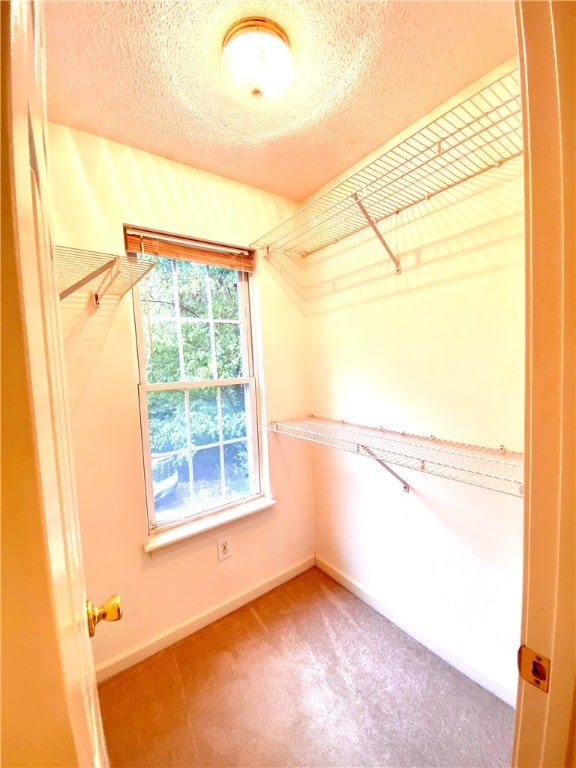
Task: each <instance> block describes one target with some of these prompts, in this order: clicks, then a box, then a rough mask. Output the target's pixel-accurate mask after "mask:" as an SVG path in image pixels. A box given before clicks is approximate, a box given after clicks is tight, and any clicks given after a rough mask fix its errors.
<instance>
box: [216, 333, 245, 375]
mask: <svg viewBox="0 0 576 768" xmlns="http://www.w3.org/2000/svg"><path fill="white" fill-rule="evenodd" d="M214 332H215V337H216V360H217V371H218V374H217V375H218V378H219V379H233V378H236V377H237V376H242V349H241V346H240V326H239V325H238V324H237V323H217V324H216V327H215V329H214Z"/></svg>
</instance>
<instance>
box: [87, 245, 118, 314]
mask: <svg viewBox="0 0 576 768" xmlns="http://www.w3.org/2000/svg"><path fill="white" fill-rule="evenodd" d="M109 263H111V262H109ZM120 270H121V259H120V256H116V258H115V259H114V264H112V266H111V268H110V270H109V271H107V272H106V273H105V274H104V279H103V280H102V282H101V283H100V285H99V286H98V289H97V290H96V291H94V293H93V294H92V300H93V301H94V305H95V306H97V307H99V306H100V299H103V298H104V296H105V295H106V294H107V293H108V291H109V290H110V289H111V288H112V285H113V283H114V280H116V278H117V277H118V276H119V274H120Z"/></svg>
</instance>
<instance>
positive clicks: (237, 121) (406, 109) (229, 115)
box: [45, 0, 516, 200]
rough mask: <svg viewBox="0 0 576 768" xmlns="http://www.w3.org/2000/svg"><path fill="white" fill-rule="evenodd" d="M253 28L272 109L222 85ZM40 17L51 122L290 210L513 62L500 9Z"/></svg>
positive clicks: (199, 3) (419, 5) (329, 7)
mask: <svg viewBox="0 0 576 768" xmlns="http://www.w3.org/2000/svg"><path fill="white" fill-rule="evenodd" d="M252 15H254V16H265V17H268V18H271V19H273V20H274V21H276V22H278V23H279V24H280V25H281V26H283V27H284V29H285V30H286V32H287V33H288V36H289V38H290V42H291V47H292V51H293V54H294V60H295V71H296V76H295V80H294V83H293V85H292V86H291V88H290V89H289V91H288V92H287V93H286V94H284V96H282V97H280V98H279V99H278V100H275V101H272V100H268V101H265V100H263V99H255V98H248V97H247V98H246V99H242V98H239V97H238V96H237V95H236V94H235V93H233V92H231V91H230V90H227V88H226V86H225V84H224V82H223V81H222V79H221V77H220V65H219V56H220V50H221V44H222V38H223V36H224V33H225V32H226V30H227V29H228V27H229V26H230V25H231V24H232V23H233V22H234V21H236V20H237V19H240V18H243V17H245V16H252ZM45 18H46V46H47V99H48V117H49V119H50V120H52V121H54V122H57V123H62V124H63V125H67V126H70V127H73V128H77V129H80V130H82V131H87V132H89V133H93V134H96V135H98V136H103V137H105V138H108V139H112V140H114V141H118V142H122V143H124V144H128V145H130V146H133V147H136V148H138V149H144V150H147V151H149V152H152V153H155V154H158V155H162V156H164V157H167V158H170V159H172V160H177V161H180V162H183V163H186V164H189V165H192V166H194V167H196V168H200V169H203V170H207V171H210V172H212V173H216V174H219V175H222V176H226V177H228V178H231V179H235V180H237V181H241V182H244V183H247V184H251V185H253V186H256V187H260V188H262V189H265V190H268V191H270V192H275V193H278V194H281V195H284V196H286V197H290V198H292V199H294V200H302V199H303V198H305V197H307V196H308V195H310V194H312V193H313V192H314V191H316V190H317V189H318V188H319V187H321V186H322V185H324V184H325V183H327V182H328V181H330V180H331V179H332V178H334V177H335V176H337V175H338V174H339V173H341V172H342V171H344V170H346V169H347V168H349V167H350V166H351V165H352V164H354V163H355V162H357V161H358V160H360V159H361V158H363V157H364V156H366V155H367V154H369V153H370V152H372V151H373V150H374V149H376V148H378V147H379V146H380V145H382V144H383V143H384V142H386V141H387V140H388V139H390V138H392V137H393V136H394V135H396V134H397V133H399V132H400V131H401V130H403V129H404V128H406V127H408V126H409V125H411V124H412V123H413V122H415V121H416V120H417V119H419V118H421V117H422V116H423V115H425V114H427V113H428V112H429V111H431V110H432V109H434V108H435V107H436V106H438V105H440V104H442V103H443V102H444V101H446V100H447V99H448V98H450V97H451V96H453V95H454V94H455V93H457V92H458V91H460V90H461V89H463V88H464V87H466V86H467V85H469V84H470V83H472V82H473V81H474V80H476V79H478V78H479V77H481V76H483V75H484V74H486V73H487V72H489V71H490V70H492V69H494V68H495V67H496V66H498V65H499V64H501V63H503V62H505V61H507V60H509V59H511V58H513V57H514V56H515V55H516V41H515V30H514V9H513V3H512V1H511V0H488V2H475V1H474V0H464V1H458V0H442V1H440V2H425V1H424V0H422V1H419V0H409V1H405V0H389V1H388V2H386V1H385V0H382V1H379V0H131V1H130V2H120V1H116V0H97V1H92V2H83V1H82V0H72V1H71V2H63V1H62V0H58V1H57V2H52V1H50V0H49V1H48V2H46V3H45Z"/></svg>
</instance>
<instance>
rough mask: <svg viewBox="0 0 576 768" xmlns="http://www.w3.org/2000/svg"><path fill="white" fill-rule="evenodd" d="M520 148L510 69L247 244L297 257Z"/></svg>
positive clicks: (515, 80) (514, 75)
mask: <svg viewBox="0 0 576 768" xmlns="http://www.w3.org/2000/svg"><path fill="white" fill-rule="evenodd" d="M522 151H523V140H522V112H521V102H520V84H519V77H518V72H517V70H512V71H508V72H506V73H505V74H500V76H498V77H497V78H496V79H494V80H493V81H492V82H491V83H489V84H488V85H484V86H483V87H482V88H480V89H479V90H478V91H477V92H475V93H473V94H472V95H469V96H467V97H466V98H465V99H463V100H462V101H460V102H459V103H457V104H456V105H454V106H451V107H450V109H448V110H447V111H445V112H444V113H443V114H441V115H440V116H438V117H436V118H435V119H433V120H432V121H430V122H429V123H427V124H425V125H424V126H422V127H419V128H418V129H417V130H415V131H414V133H412V134H411V135H410V136H408V137H407V138H404V139H403V140H401V141H400V142H399V143H398V144H396V145H395V146H392V147H391V148H388V149H386V150H385V151H384V152H383V153H382V154H381V155H379V156H378V157H376V159H372V160H368V161H367V162H366V163H365V164H364V165H363V166H362V167H361V168H360V169H359V170H356V171H355V172H354V173H352V174H351V175H350V176H349V177H348V178H346V179H344V180H343V181H341V182H339V183H337V184H336V185H335V186H333V187H332V188H331V189H329V190H328V191H326V192H324V193H323V194H321V195H319V196H318V197H317V198H315V199H314V200H312V201H311V202H309V203H307V204H306V205H304V206H303V207H302V208H300V209H299V210H298V211H296V213H294V214H293V215H292V216H291V217H290V218H288V219H287V220H286V221H284V222H283V223H282V224H280V225H278V226H277V227H275V228H274V229H273V230H271V231H270V232H268V233H267V234H265V235H263V236H262V237H260V238H259V239H258V240H256V241H255V242H254V243H252V247H254V248H261V249H264V251H265V252H267V253H269V254H270V253H273V252H274V251H279V252H282V253H285V254H289V255H293V256H299V257H305V256H309V255H310V254H313V253H315V252H316V251H319V250H321V249H323V248H326V247H327V246H329V245H334V244H335V243H338V242H340V241H341V240H343V239H345V238H347V237H350V236H351V235H353V234H356V233H357V232H359V231H361V230H363V229H365V228H367V227H371V228H372V230H373V231H374V234H375V235H376V236H377V237H378V238H379V239H380V241H381V242H382V245H383V246H384V248H385V250H386V251H387V253H388V256H389V257H390V258H391V259H392V261H393V262H394V265H395V267H396V272H397V273H399V272H400V271H401V267H400V263H399V261H398V259H397V258H396V256H395V255H394V254H393V253H392V251H391V249H390V248H389V247H388V245H387V243H386V241H385V240H384V238H383V236H382V234H381V232H380V230H379V229H378V227H377V225H378V223H379V222H383V221H384V220H385V219H387V218H389V217H390V216H395V215H396V214H399V213H400V212H402V211H404V210H406V209H407V208H409V207H411V206H414V205H416V204H418V203H422V202H424V201H426V200H429V199H430V198H432V197H434V196H435V195H438V194H440V193H442V192H444V191H447V190H449V189H452V188H453V187H455V186H457V185H459V184H461V183H463V182H465V181H467V180H469V179H473V178H475V177H477V176H479V175H480V174H483V173H485V172H486V171H489V170H492V169H495V168H499V167H500V166H502V165H503V164H504V163H506V162H508V161H509V160H512V159H513V158H515V157H518V156H519V155H521V154H522Z"/></svg>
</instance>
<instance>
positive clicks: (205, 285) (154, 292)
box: [125, 227, 261, 530]
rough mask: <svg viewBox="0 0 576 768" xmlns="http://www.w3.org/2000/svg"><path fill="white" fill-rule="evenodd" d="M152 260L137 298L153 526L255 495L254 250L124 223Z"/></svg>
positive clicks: (135, 248) (130, 244)
mask: <svg viewBox="0 0 576 768" xmlns="http://www.w3.org/2000/svg"><path fill="white" fill-rule="evenodd" d="M125 239H126V249H127V251H128V252H131V253H135V252H137V253H138V254H141V255H143V256H145V257H146V258H147V259H150V258H152V259H153V260H155V261H156V266H155V267H154V269H153V270H152V271H151V272H149V273H148V275H147V276H146V278H145V279H144V280H143V281H142V282H141V283H140V285H139V288H138V293H137V295H136V297H135V301H134V311H135V320H136V336H137V344H138V362H139V371H140V384H139V395H140V397H139V400H140V417H141V424H142V442H143V449H144V471H145V477H146V490H147V500H148V522H149V528H150V530H154V529H157V528H159V527H163V526H169V525H173V524H175V523H179V522H182V521H186V520H189V519H190V518H193V517H197V516H203V515H206V514H209V513H212V512H216V511H220V510H222V509H224V508H227V507H230V506H232V505H235V504H238V503H239V502H241V501H245V500H247V499H251V498H255V497H258V496H259V495H261V487H260V459H259V445H258V430H257V423H258V421H257V396H256V379H255V376H254V357H253V350H252V328H251V314H250V277H251V275H250V272H251V271H252V269H253V254H252V252H251V251H249V250H243V249H239V248H235V247H232V246H224V245H220V244H215V243H208V242H201V241H192V240H189V239H187V238H182V237H179V236H174V235H167V234H166V233H158V232H150V231H149V230H144V229H142V228H134V227H125Z"/></svg>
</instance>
